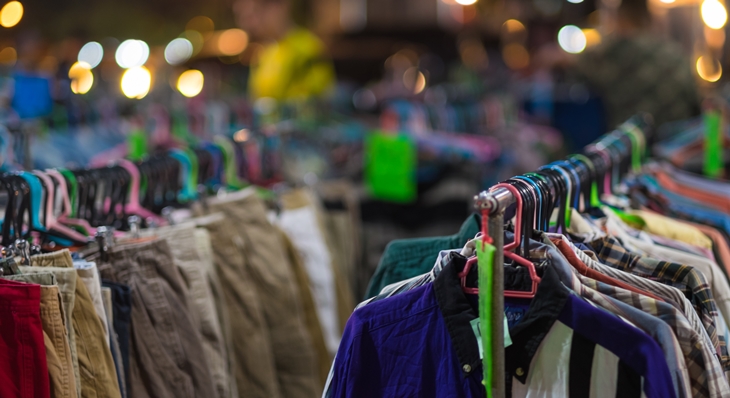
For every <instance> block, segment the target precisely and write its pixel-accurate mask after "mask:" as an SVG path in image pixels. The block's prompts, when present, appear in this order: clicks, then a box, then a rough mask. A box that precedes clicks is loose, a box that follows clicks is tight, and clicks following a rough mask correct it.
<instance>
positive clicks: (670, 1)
mask: <svg viewBox="0 0 730 398" xmlns="http://www.w3.org/2000/svg"><path fill="white" fill-rule="evenodd" d="M659 1H661V2H662V3H664V4H672V3H674V1H675V0H659Z"/></svg>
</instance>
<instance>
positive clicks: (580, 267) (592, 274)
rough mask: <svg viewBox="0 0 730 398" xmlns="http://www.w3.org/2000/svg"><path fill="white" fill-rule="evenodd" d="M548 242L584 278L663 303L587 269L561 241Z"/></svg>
mask: <svg viewBox="0 0 730 398" xmlns="http://www.w3.org/2000/svg"><path fill="white" fill-rule="evenodd" d="M550 240H551V241H552V242H553V243H554V244H555V246H557V247H558V250H560V253H561V254H562V255H563V256H564V257H565V258H566V259H567V260H568V262H569V263H570V265H572V266H573V268H575V269H576V271H578V273H579V274H581V275H583V276H585V277H588V278H591V279H594V280H597V281H599V282H603V283H605V284H608V285H611V286H615V287H620V288H622V289H626V290H630V291H632V292H634V293H638V294H641V295H644V296H647V297H651V298H653V299H654V300H658V301H665V300H663V299H661V298H659V297H658V296H656V295H654V294H652V293H649V292H646V291H643V290H641V289H637V288H635V287H634V286H631V285H629V284H627V283H624V282H622V281H620V280H618V279H614V278H612V277H610V276H608V275H605V274H602V273H600V272H598V271H596V270H594V269H593V268H589V267H588V266H587V265H585V263H584V262H583V261H581V260H580V259H579V258H578V256H576V255H575V253H574V252H573V250H572V249H571V248H570V247H569V246H568V244H567V243H565V242H564V241H563V240H562V239H552V238H551V239H550Z"/></svg>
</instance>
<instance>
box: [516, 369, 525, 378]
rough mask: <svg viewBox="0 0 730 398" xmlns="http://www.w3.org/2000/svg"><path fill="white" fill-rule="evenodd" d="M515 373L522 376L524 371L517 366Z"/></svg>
mask: <svg viewBox="0 0 730 398" xmlns="http://www.w3.org/2000/svg"><path fill="white" fill-rule="evenodd" d="M515 373H517V376H524V374H525V371H524V370H522V368H517V370H515Z"/></svg>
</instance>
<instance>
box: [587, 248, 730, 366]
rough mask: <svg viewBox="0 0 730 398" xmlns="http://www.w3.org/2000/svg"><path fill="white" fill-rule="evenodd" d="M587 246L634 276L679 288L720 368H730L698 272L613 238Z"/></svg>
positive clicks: (710, 299) (712, 302)
mask: <svg viewBox="0 0 730 398" xmlns="http://www.w3.org/2000/svg"><path fill="white" fill-rule="evenodd" d="M590 246H591V247H592V248H594V249H595V251H596V255H597V256H598V258H599V259H600V260H601V261H602V262H603V263H605V264H606V265H609V266H611V267H613V268H617V269H620V270H622V271H626V272H630V273H632V274H634V275H639V276H642V277H645V278H651V279H654V280H657V281H659V282H662V283H665V284H667V285H669V286H674V287H676V288H677V289H679V290H681V291H682V292H683V293H684V294H685V295H686V296H687V297H688V298H689V300H690V302H691V303H692V305H693V306H694V308H695V310H696V311H697V314H699V316H700V320H701V321H702V324H703V325H704V327H705V330H706V331H707V334H708V335H709V336H710V339H711V340H712V341H713V343H714V342H716V341H717V344H718V346H719V352H720V360H721V363H722V365H723V368H724V369H725V370H730V356H728V351H727V342H726V340H725V336H724V334H719V333H718V332H717V325H718V324H719V323H720V320H719V319H718V311H717V306H716V305H715V300H714V298H713V296H712V289H711V288H710V286H709V285H708V283H707V280H706V279H705V277H704V275H702V273H701V272H698V271H696V270H695V269H694V268H692V267H691V266H688V265H684V264H678V263H672V262H669V261H660V260H656V259H653V258H650V257H644V256H639V255H636V254H632V253H629V252H628V251H627V250H626V249H624V248H623V247H622V246H621V244H620V243H619V241H618V240H617V239H615V238H613V237H605V238H602V239H599V240H595V241H593V242H591V243H590Z"/></svg>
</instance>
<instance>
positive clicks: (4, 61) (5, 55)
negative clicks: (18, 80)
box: [0, 47, 18, 66]
mask: <svg viewBox="0 0 730 398" xmlns="http://www.w3.org/2000/svg"><path fill="white" fill-rule="evenodd" d="M17 60H18V53H17V52H16V51H15V49H14V48H13V47H5V48H3V49H2V51H0V65H3V66H13V65H15V61H17Z"/></svg>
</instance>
